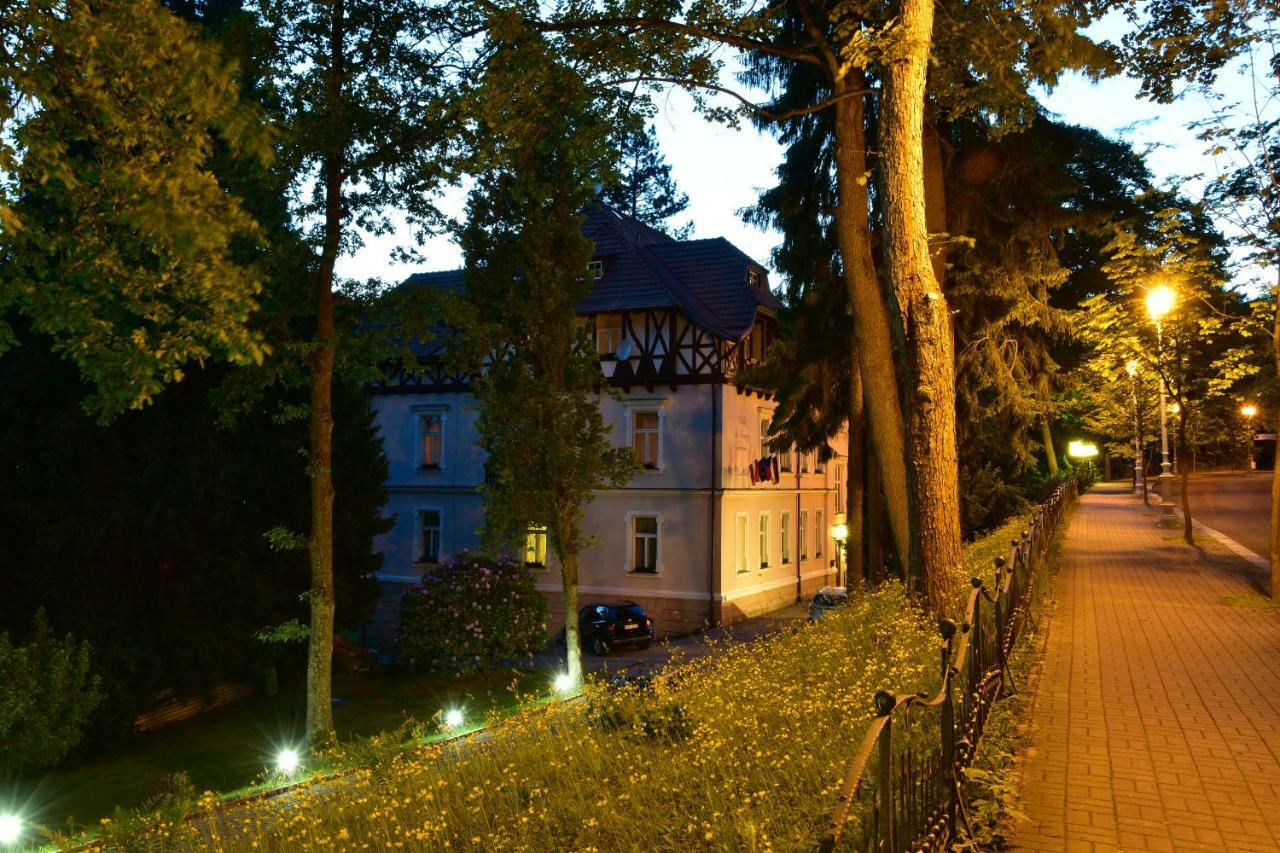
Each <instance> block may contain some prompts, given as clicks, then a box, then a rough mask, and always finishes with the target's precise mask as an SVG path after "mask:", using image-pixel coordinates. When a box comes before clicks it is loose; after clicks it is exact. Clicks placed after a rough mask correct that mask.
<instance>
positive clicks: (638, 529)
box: [631, 515, 658, 574]
mask: <svg viewBox="0 0 1280 853" xmlns="http://www.w3.org/2000/svg"><path fill="white" fill-rule="evenodd" d="M631 571H633V572H641V573H648V574H654V573H656V572H657V571H658V517H657V516H656V515H633V516H631Z"/></svg>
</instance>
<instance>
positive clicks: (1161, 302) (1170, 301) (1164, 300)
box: [1147, 284, 1178, 511]
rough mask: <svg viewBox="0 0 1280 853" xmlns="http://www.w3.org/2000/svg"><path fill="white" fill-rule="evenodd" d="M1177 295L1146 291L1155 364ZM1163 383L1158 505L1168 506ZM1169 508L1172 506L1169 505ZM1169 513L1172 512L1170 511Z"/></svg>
mask: <svg viewBox="0 0 1280 853" xmlns="http://www.w3.org/2000/svg"><path fill="white" fill-rule="evenodd" d="M1177 301H1178V295H1177V293H1175V292H1174V289H1173V288H1172V287H1170V286H1169V285H1167V284H1160V285H1156V286H1155V287H1153V288H1151V289H1150V290H1148V291H1147V313H1148V314H1150V315H1151V321H1152V322H1153V323H1155V324H1156V363H1157V364H1159V363H1160V357H1161V355H1163V353H1164V330H1163V328H1162V326H1161V323H1160V321H1161V320H1162V319H1164V317H1165V316H1166V315H1167V314H1168V313H1169V312H1170V311H1172V310H1173V307H1174V305H1175V304H1177ZM1165 391H1166V389H1165V382H1164V377H1163V376H1161V378H1160V485H1161V488H1160V503H1161V504H1169V483H1170V482H1171V481H1172V480H1173V471H1172V466H1171V465H1170V464H1169V427H1168V423H1167V416H1166V413H1165V410H1166V408H1167V406H1168V403H1167V402H1165ZM1170 507H1172V505H1171V504H1170ZM1170 511H1172V510H1171V509H1170Z"/></svg>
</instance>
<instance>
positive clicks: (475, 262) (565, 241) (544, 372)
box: [450, 18, 635, 558]
mask: <svg viewBox="0 0 1280 853" xmlns="http://www.w3.org/2000/svg"><path fill="white" fill-rule="evenodd" d="M490 25H491V27H492V28H493V30H492V33H491V36H490V37H491V39H492V40H493V49H492V52H491V59H490V61H489V63H488V64H487V66H486V68H485V72H484V76H483V79H482V82H481V87H480V89H479V91H478V92H477V96H476V103H477V109H478V114H477V120H478V134H477V137H476V145H477V149H476V159H477V163H478V164H479V165H480V166H481V167H482V171H481V172H480V174H479V176H478V178H477V182H476V183H477V186H476V189H475V190H474V191H473V192H472V194H471V197H470V200H469V202H468V221H467V225H466V228H465V230H464V232H463V235H462V244H463V248H464V250H465V251H466V259H467V266H466V286H467V295H466V304H465V305H455V306H454V311H453V316H452V317H451V318H450V320H451V324H452V325H454V326H455V327H456V328H459V329H460V330H461V332H462V335H461V339H460V341H459V342H458V343H459V346H458V347H457V349H456V351H455V354H456V357H458V358H460V359H462V360H463V361H464V363H465V364H466V366H467V367H468V368H469V370H470V372H471V374H472V376H474V377H475V379H474V390H475V394H476V398H477V400H478V402H479V404H480V417H479V421H478V425H477V428H478V430H479V433H480V444H481V446H482V447H483V448H484V450H485V452H486V454H487V464H488V474H489V482H488V483H487V484H486V486H485V489H484V494H485V502H486V521H485V525H486V526H485V537H486V541H487V542H488V543H489V544H490V545H495V546H496V545H502V544H508V543H512V542H518V541H523V537H524V535H525V532H526V530H527V529H528V527H529V525H531V524H545V525H547V528H548V533H549V538H550V545H551V547H552V549H553V550H554V551H555V552H556V554H557V555H559V556H560V557H561V558H563V557H564V556H565V555H566V554H570V555H576V554H577V553H578V552H579V551H580V550H581V549H582V548H583V547H584V546H585V545H586V544H587V539H586V537H585V535H584V533H583V531H582V529H581V515H582V507H583V506H585V505H586V503H587V502H588V501H589V500H591V498H592V496H593V494H594V492H595V491H596V490H597V489H601V488H609V487H615V486H619V485H621V484H623V483H625V482H626V481H627V480H628V479H629V478H630V476H631V474H632V473H633V471H634V470H635V462H634V460H633V458H632V456H631V453H630V452H629V450H628V449H627V448H618V447H615V446H614V445H613V443H612V442H611V441H610V439H609V428H608V427H607V426H606V425H605V423H604V420H603V418H602V416H601V414H600V405H599V388H600V385H601V375H600V369H599V367H598V365H597V354H596V351H595V347H594V344H593V342H592V340H591V337H590V333H589V330H588V329H587V328H585V327H584V326H583V325H582V324H580V323H579V322H578V318H577V315H576V312H575V310H574V308H575V306H576V305H577V304H578V303H579V302H580V301H581V300H582V299H583V298H584V297H585V296H586V295H587V294H588V293H589V292H590V287H591V279H590V278H589V277H588V275H587V272H586V267H587V262H588V261H589V260H590V259H591V256H592V252H593V248H592V245H591V242H590V241H589V240H588V239H587V238H586V237H584V236H583V234H582V230H581V223H582V216H581V213H580V211H581V210H582V209H583V208H584V207H585V206H586V205H587V204H589V203H590V202H591V199H592V184H593V182H594V179H595V176H596V175H597V174H599V173H600V168H601V166H602V165H603V164H604V163H605V162H607V159H608V157H609V150H608V147H607V141H608V136H609V128H610V125H609V122H608V121H607V120H606V118H607V117H606V116H605V115H603V114H602V113H601V112H600V109H599V104H598V103H597V101H596V100H595V98H594V96H593V94H592V91H591V89H590V88H588V87H587V85H586V84H585V81H584V80H583V79H582V77H581V76H580V75H579V74H578V73H577V72H576V71H575V70H574V69H572V68H570V67H568V66H566V65H565V64H563V63H562V62H561V61H559V60H558V59H557V57H556V55H555V54H554V52H553V51H552V49H551V46H550V45H549V44H548V43H547V42H546V41H544V40H543V39H542V38H541V37H540V36H537V35H535V34H533V33H530V32H527V31H525V30H523V29H521V28H520V26H519V25H518V23H513V21H512V20H510V19H507V18H498V19H495V20H492V21H490ZM482 363H483V369H481V364H482Z"/></svg>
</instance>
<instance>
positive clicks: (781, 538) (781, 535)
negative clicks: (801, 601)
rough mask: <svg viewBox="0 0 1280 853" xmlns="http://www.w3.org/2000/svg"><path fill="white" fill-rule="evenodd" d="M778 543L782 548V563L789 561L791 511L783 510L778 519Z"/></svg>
mask: <svg viewBox="0 0 1280 853" xmlns="http://www.w3.org/2000/svg"><path fill="white" fill-rule="evenodd" d="M778 523H779V529H778V544H779V546H781V548H782V563H783V565H786V564H787V563H790V562H791V513H789V512H784V513H783V514H782V517H781V518H780V519H779V520H778Z"/></svg>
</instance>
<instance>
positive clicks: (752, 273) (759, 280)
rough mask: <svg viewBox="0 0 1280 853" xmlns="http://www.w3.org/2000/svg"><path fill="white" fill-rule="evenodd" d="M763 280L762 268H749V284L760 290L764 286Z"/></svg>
mask: <svg viewBox="0 0 1280 853" xmlns="http://www.w3.org/2000/svg"><path fill="white" fill-rule="evenodd" d="M763 282H764V276H762V275H760V270H758V269H755V268H754V267H752V268H749V269H748V270H747V284H749V285H751V286H752V287H754V288H755V289H756V290H760V289H761V287H762V286H763Z"/></svg>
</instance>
